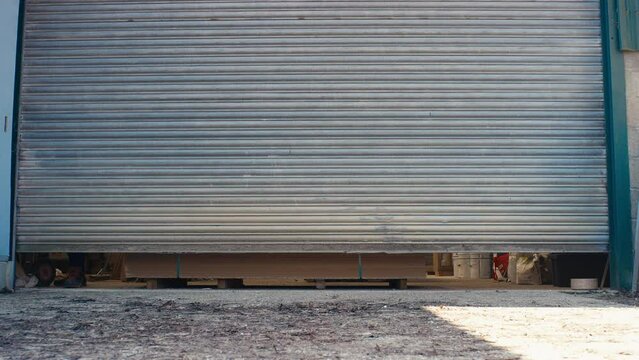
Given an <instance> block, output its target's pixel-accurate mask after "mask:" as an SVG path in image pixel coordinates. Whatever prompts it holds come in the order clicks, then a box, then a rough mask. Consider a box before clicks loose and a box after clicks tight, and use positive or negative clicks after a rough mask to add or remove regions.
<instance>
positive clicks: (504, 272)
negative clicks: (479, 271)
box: [493, 253, 508, 281]
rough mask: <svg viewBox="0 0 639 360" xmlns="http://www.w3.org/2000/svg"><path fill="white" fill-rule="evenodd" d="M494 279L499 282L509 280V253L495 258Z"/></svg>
mask: <svg viewBox="0 0 639 360" xmlns="http://www.w3.org/2000/svg"><path fill="white" fill-rule="evenodd" d="M493 279H495V280H497V281H506V280H507V279H508V253H504V254H497V255H495V256H493Z"/></svg>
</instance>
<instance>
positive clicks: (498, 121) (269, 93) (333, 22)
mask: <svg viewBox="0 0 639 360" xmlns="http://www.w3.org/2000/svg"><path fill="white" fill-rule="evenodd" d="M23 62H24V63H23V79H22V94H21V101H22V104H21V116H22V121H21V124H20V138H21V143H20V159H19V160H20V161H19V183H18V184H19V186H18V206H19V210H18V232H17V234H18V250H19V251H109V252H118V251H151V252H174V251H178V252H182V251H183V252H223V251H238V252H250V251H260V252H262V251H277V252H296V251H319V252H331V251H358V252H370V251H383V252H410V251H460V250H462V251H463V250H474V251H490V250H502V251H503V250H517V251H526V250H535V251H541V250H548V251H563V250H568V251H592V250H605V249H606V246H607V241H608V224H607V196H606V184H605V182H606V174H605V172H606V163H605V142H604V140H605V139H604V136H605V135H604V116H603V95H602V73H601V44H600V33H599V2H598V1H399V2H377V1H366V2H355V1H340V2H333V1H326V2H315V1H280V2H259V3H256V2H252V1H239V2H233V3H226V2H217V1H180V2H165V1H159V0H157V1H151V0H145V1H119V0H101V1H83V2H77V1H72V0H56V1H50V0H28V1H27V4H26V27H25V40H24V60H23Z"/></svg>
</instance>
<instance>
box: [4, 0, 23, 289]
mask: <svg viewBox="0 0 639 360" xmlns="http://www.w3.org/2000/svg"><path fill="white" fill-rule="evenodd" d="M19 14H20V0H3V1H0V291H1V290H12V289H13V271H14V261H13V260H14V253H13V250H14V247H13V246H12V241H11V239H12V231H11V228H12V221H11V218H12V213H13V211H12V209H13V201H12V199H13V181H12V180H13V171H12V169H13V145H12V144H13V122H14V121H13V120H14V117H15V113H14V111H16V110H17V109H16V108H15V107H14V104H15V97H14V95H15V79H16V52H17V44H18V24H19V23H20V21H19Z"/></svg>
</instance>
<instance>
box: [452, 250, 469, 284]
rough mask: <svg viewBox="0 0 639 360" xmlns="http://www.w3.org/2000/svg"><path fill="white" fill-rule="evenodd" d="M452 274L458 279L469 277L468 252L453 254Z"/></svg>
mask: <svg viewBox="0 0 639 360" xmlns="http://www.w3.org/2000/svg"><path fill="white" fill-rule="evenodd" d="M453 276H454V277H456V278H459V279H469V278H470V257H469V254H464V253H454V254H453Z"/></svg>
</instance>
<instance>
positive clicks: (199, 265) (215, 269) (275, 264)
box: [125, 254, 426, 289]
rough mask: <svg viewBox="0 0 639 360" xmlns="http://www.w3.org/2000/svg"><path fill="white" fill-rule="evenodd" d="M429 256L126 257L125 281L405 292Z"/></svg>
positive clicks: (423, 273) (156, 285) (158, 285)
mask: <svg viewBox="0 0 639 360" xmlns="http://www.w3.org/2000/svg"><path fill="white" fill-rule="evenodd" d="M425 257H426V255H425V254H127V255H126V258H125V273H126V277H127V278H144V279H150V285H149V287H151V288H161V287H171V285H176V284H177V285H179V284H181V282H171V280H174V279H180V280H184V279H217V280H218V287H221V288H230V287H237V286H241V283H242V279H247V278H250V279H312V280H315V281H316V285H317V287H318V288H322V287H324V286H325V283H326V282H327V281H333V280H358V281H365V280H382V281H389V282H390V285H391V286H392V287H395V288H400V289H401V288H406V282H407V280H408V279H410V280H417V279H424V278H425V276H426V261H425Z"/></svg>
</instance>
